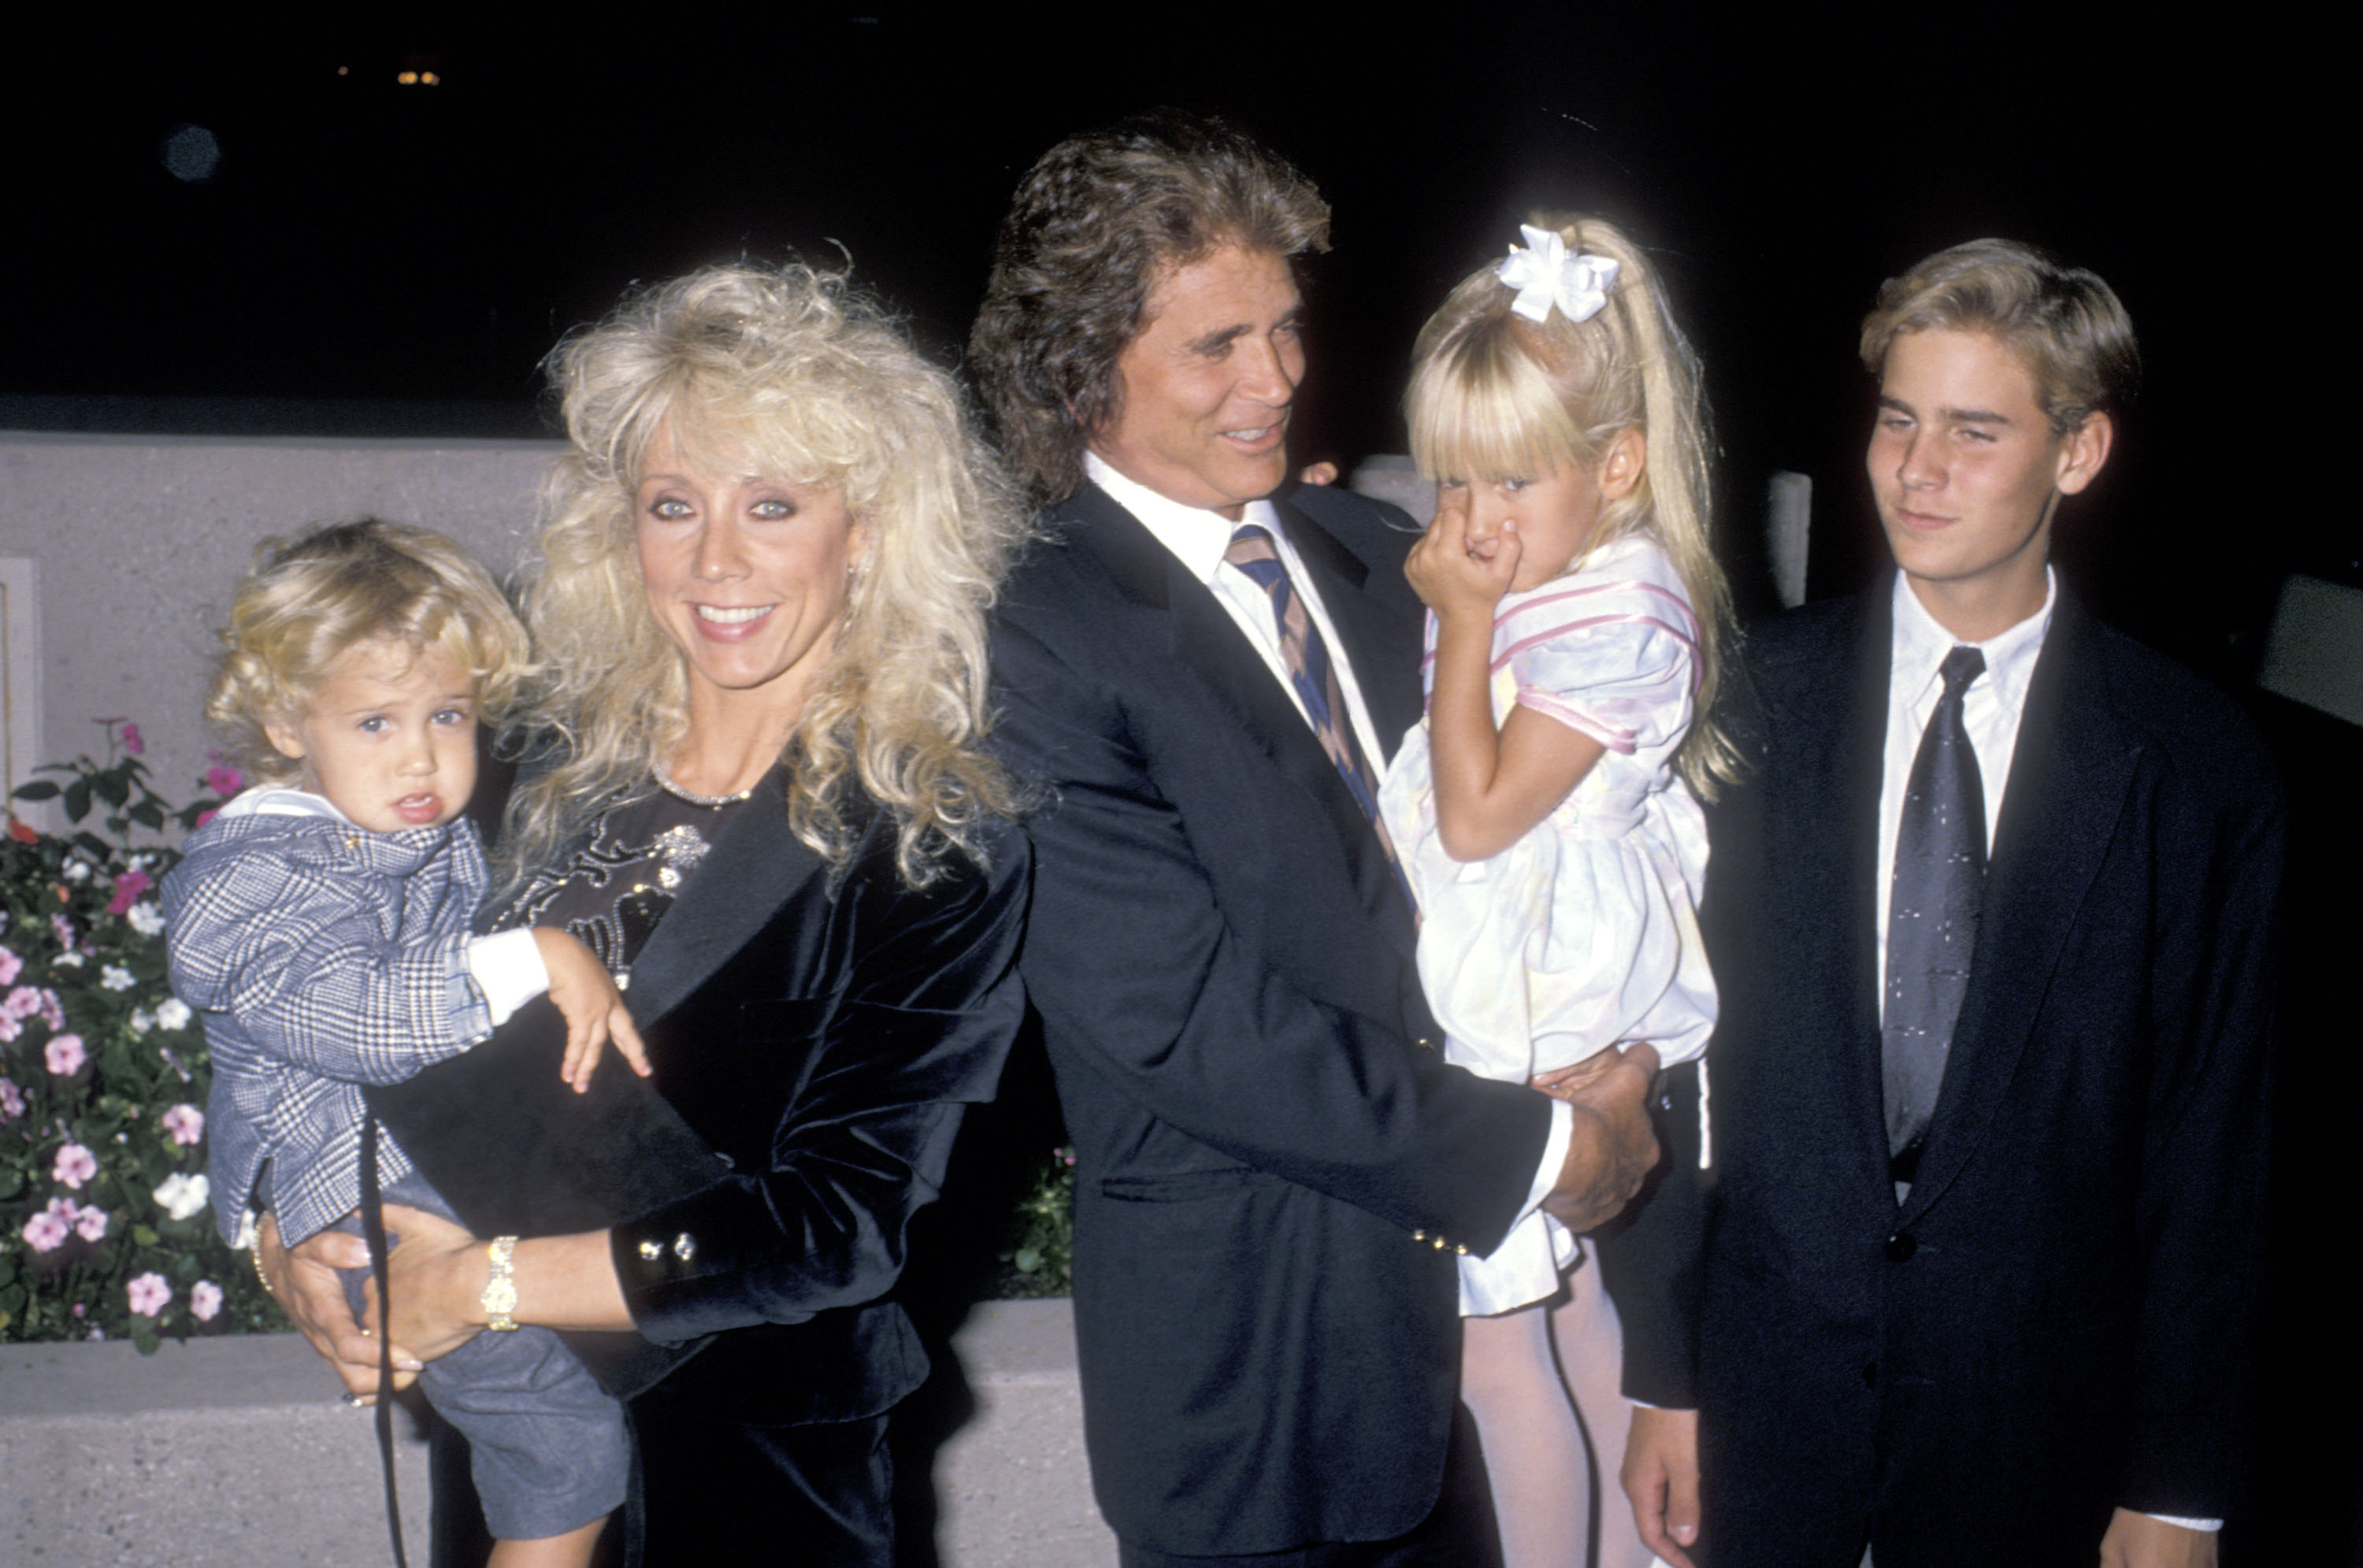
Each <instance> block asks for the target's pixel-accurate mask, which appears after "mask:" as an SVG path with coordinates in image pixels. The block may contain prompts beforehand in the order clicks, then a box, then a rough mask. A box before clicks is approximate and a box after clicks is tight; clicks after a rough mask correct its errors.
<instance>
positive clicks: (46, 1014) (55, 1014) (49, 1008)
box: [41, 986, 66, 1029]
mask: <svg viewBox="0 0 2363 1568" xmlns="http://www.w3.org/2000/svg"><path fill="white" fill-rule="evenodd" d="M41 1021H42V1022H43V1023H46V1024H48V1025H49V1026H50V1028H51V1029H63V1028H64V1027H65V1026H66V1010H65V1009H64V1008H63V1007H62V1006H61V1005H59V1002H58V993H57V992H55V991H53V990H51V989H50V988H49V987H47V986H43V987H42V988H41Z"/></svg>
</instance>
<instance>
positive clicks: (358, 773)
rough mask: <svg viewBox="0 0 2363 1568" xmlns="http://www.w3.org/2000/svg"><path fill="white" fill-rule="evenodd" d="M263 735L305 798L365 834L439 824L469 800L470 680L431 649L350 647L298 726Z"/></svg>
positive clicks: (268, 728)
mask: <svg viewBox="0 0 2363 1568" xmlns="http://www.w3.org/2000/svg"><path fill="white" fill-rule="evenodd" d="M264 730H265V733H266V734H269V735H270V737H271V744H272V745H274V746H276V747H278V748H279V750H280V752H281V753H282V754H283V755H284V756H290V757H293V758H294V759H295V760H297V761H299V762H301V763H303V765H304V778H303V787H304V788H305V790H309V791H310V792H311V793H313V794H315V795H320V796H324V797H326V798H327V801H328V803H329V804H331V805H333V806H335V807H336V808H337V810H338V811H340V812H344V813H345V815H347V816H349V817H350V818H351V819H352V820H353V822H354V823H356V824H358V825H359V826H361V827H363V828H366V829H367V830H368V831H370V832H371V833H400V832H402V831H403V830H405V828H418V827H437V826H439V825H441V824H442V823H448V822H449V821H450V820H451V819H452V818H454V817H456V816H458V815H459V814H460V812H463V811H465V810H467V807H468V797H469V796H470V795H471V794H473V793H474V792H475V789H476V680H475V677H473V676H471V675H470V674H469V673H468V671H467V670H466V669H464V668H461V667H460V663H459V661H458V660H456V659H454V658H453V657H451V656H450V655H449V654H448V653H446V652H444V651H443V649H442V648H441V647H439V646H434V645H429V646H427V647H424V648H413V647H411V646H409V645H408V644H407V643H405V642H402V641H400V640H398V639H396V638H393V637H377V638H373V639H372V640H371V641H369V642H365V643H355V644H354V645H353V646H351V647H349V648H347V649H346V650H345V651H344V652H343V653H341V654H339V655H338V656H337V658H336V661H335V662H334V663H332V664H330V665H329V666H328V670H327V678H326V679H323V680H322V681H321V682H320V684H319V685H318V686H317V687H316V688H315V689H314V690H313V692H312V701H311V702H310V704H309V705H308V706H307V707H306V708H305V711H304V714H303V716H302V717H301V718H298V719H295V720H294V721H292V722H288V721H282V722H279V723H272V724H268V725H265V726H264Z"/></svg>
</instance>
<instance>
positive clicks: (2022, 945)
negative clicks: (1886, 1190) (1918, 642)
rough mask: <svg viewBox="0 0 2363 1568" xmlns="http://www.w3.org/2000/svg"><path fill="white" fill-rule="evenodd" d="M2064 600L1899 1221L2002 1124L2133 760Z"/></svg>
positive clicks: (2036, 686) (2081, 618)
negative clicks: (1920, 1154) (1917, 1170)
mask: <svg viewBox="0 0 2363 1568" xmlns="http://www.w3.org/2000/svg"><path fill="white" fill-rule="evenodd" d="M2090 642H2091V623H2090V621H2089V619H2088V618H2087V617H2086V616H2085V614H2084V613H2083V611H2082V609H2081V607H2080V606H2079V605H2078V604H2077V603H2076V602H2075V601H2073V600H2071V599H2069V597H2068V596H2067V594H2065V593H2064V592H2063V593H2062V594H2060V596H2059V599H2058V604H2057V606H2056V607H2055V608H2054V610H2053V612H2052V623H2051V628H2050V630H2049V632H2048V633H2047V635H2046V636H2045V638H2044V646H2043V652H2042V655H2041V657H2040V658H2039V660H2038V662H2037V663H2036V670H2035V678H2034V679H2033V680H2032V681H2031V682H2030V683H2029V685H2028V688H2027V693H2026V708H2025V712H2024V714H2023V715H2022V716H2021V718H2020V720H2019V727H2018V741H2017V745H2016V746H2015V747H2014V751H2013V753H2012V758H2011V767H2010V782H2009V784H2008V786H2007V787H2006V788H2005V790H2004V791H2003V795H2002V819H2001V822H2000V824H1999V826H1998V829H1997V832H1996V834H1995V840H1996V842H1995V845H1994V856H1993V860H1992V863H1991V867H1990V868H1989V870H1988V872H1987V876H1986V891H1985V900H1984V904H1983V908H1982V911H1981V913H1980V917H1979V921H1978V948H1977V955H1976V957H1975V959H1974V960H1973V961H1972V965H1971V971H1970V976H1969V991H1968V994H1967V995H1966V996H1964V997H1963V998H1962V1001H1961V1016H1960V1021H1959V1022H1958V1025H1957V1026H1956V1027H1955V1029H1954V1032H1953V1046H1952V1052H1951V1055H1950V1057H1949V1059H1948V1061H1947V1065H1946V1069H1945V1083H1944V1088H1942V1089H1941V1090H1940V1091H1939V1092H1938V1095H1937V1101H1936V1112H1935V1115H1934V1117H1933V1119H1932V1121H1931V1122H1930V1126H1929V1133H1928V1153H1927V1157H1926V1159H1925V1162H1924V1163H1923V1165H1922V1167H1921V1179H1920V1180H1919V1181H1918V1182H1917V1183H1915V1184H1914V1187H1913V1189H1912V1201H1911V1202H1910V1203H1909V1204H1908V1205H1907V1206H1906V1209H1905V1212H1906V1214H1907V1215H1910V1214H1916V1213H1918V1212H1919V1211H1920V1210H1922V1209H1925V1208H1926V1207H1927V1206H1928V1205H1929V1204H1930V1203H1932V1202H1934V1201H1935V1200H1936V1198H1938V1197H1940V1196H1941V1195H1942V1194H1943V1192H1944V1190H1945V1188H1946V1187H1947V1186H1949V1185H1950V1184H1951V1182H1952V1180H1953V1179H1954V1177H1956V1176H1958V1175H1959V1174H1960V1171H1961V1169H1962V1167H1963V1166H1964V1165H1966V1164H1967V1163H1968V1161H1969V1156H1970V1155H1971V1154H1973V1153H1974V1152H1975V1150H1976V1148H1977V1146H1978V1144H1979V1143H1980V1140H1981V1139H1982V1138H1983V1137H1984V1136H1985V1133H1986V1131H1987V1129H1988V1128H1989V1127H1990V1126H1991V1124H1992V1121H1993V1119H1994V1116H1995V1114H1996V1113H1997V1112H1998V1111H1999V1110H2001V1108H2002V1100H2003V1099H2004V1097H2005V1095H2006V1093H2007V1091H2008V1089H2009V1087H2010V1082H2011V1079H2012V1077H2013V1076H2014V1074H2015V1072H2016V1071H2017V1068H2018V1065H2019V1061H2020V1059H2021V1057H2022V1056H2023V1055H2025V1051H2026V1047H2027V1043H2028V1041H2029V1040H2030V1038H2031V1037H2032V1035H2033V1033H2034V1029H2035V1021H2036V1014H2037V1013H2038V1012H2039V1011H2040V1010H2041V1009H2042V1006H2043V1003H2044V1000H2045V997H2046V993H2047V991H2048V989H2049V986H2050V981H2051V976H2052V973H2053V971H2054V970H2055V969H2056V968H2057V967H2058V964H2059V959H2060V955H2061V954H2062V952H2063V951H2064V949H2065V948H2066V945H2067V942H2068V937H2069V932H2070V931H2071V930H2072V928H2073V927H2074V925H2075V923H2076V919H2077V915H2078V912H2079V911H2080V910H2081V909H2082V907H2083V903H2084V897H2085V894H2086V893H2087V892H2088V891H2089V890H2090V889H2091V885H2092V879H2093V878H2094V877H2096V876H2097V875H2098V874H2099V872H2100V868H2101V863H2102V859H2103V857H2104V856H2106V855H2107V853H2108V849H2109V844H2110V840H2111V839H2112V837H2113V835H2114V833H2115V829H2116V824H2117V820H2118V818H2119V816H2120V815H2121V814H2122V813H2123V812H2124V805H2125V801H2126V798H2127V795H2128V793H2129V791H2130V790H2131V787H2132V784H2133V779H2134V772H2135V762H2136V751H2135V747H2134V745H2133V744H2132V742H2131V741H2130V740H2129V738H2128V737H2127V736H2126V734H2125V733H2124V730H2123V728H2122V727H2121V726H2120V725H2119V724H2118V723H2117V722H2116V719H2115V716H2114V713H2113V710H2112V708H2111V706H2110V704H2109V700H2108V694H2107V691H2106V690H2104V688H2103V687H2102V682H2101V679H2100V676H2099V672H2098V671H2097V669H2095V668H2094V666H2093V660H2092V657H2091V647H2090Z"/></svg>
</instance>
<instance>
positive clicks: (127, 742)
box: [123, 719, 148, 756]
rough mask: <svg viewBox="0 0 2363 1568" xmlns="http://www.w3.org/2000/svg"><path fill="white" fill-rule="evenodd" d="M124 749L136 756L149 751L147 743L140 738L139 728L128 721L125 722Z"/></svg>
mask: <svg viewBox="0 0 2363 1568" xmlns="http://www.w3.org/2000/svg"><path fill="white" fill-rule="evenodd" d="M123 749H124V750H125V751H128V752H129V753H130V754H131V755H132V756H139V754H140V753H141V752H143V751H146V750H147V749H148V745H147V743H146V742H144V741H142V740H141V739H140V738H139V725H138V724H135V723H132V722H131V721H130V720H128V719H126V720H125V721H124V722H123Z"/></svg>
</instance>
